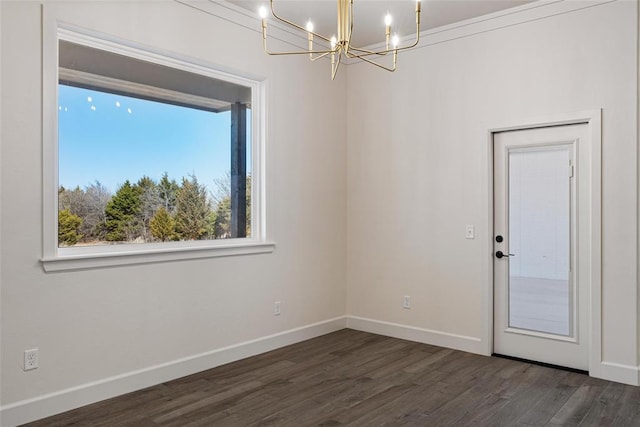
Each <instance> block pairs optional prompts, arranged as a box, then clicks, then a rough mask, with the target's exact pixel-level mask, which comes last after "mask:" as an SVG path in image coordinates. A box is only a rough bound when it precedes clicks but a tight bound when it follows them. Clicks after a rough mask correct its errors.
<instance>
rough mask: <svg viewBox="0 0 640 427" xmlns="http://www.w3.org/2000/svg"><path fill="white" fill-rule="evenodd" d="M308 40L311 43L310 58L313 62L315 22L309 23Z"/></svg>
mask: <svg viewBox="0 0 640 427" xmlns="http://www.w3.org/2000/svg"><path fill="white" fill-rule="evenodd" d="M307 40H308V41H309V58H310V59H311V60H313V22H311V20H309V21H308V22H307Z"/></svg>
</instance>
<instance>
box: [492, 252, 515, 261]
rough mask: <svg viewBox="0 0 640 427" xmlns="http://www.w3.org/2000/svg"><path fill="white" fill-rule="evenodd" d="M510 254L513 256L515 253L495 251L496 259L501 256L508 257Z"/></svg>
mask: <svg viewBox="0 0 640 427" xmlns="http://www.w3.org/2000/svg"><path fill="white" fill-rule="evenodd" d="M510 256H515V254H505V253H504V252H502V251H498V252H496V258H498V259H500V258H503V257H510Z"/></svg>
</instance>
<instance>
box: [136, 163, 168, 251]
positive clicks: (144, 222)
mask: <svg viewBox="0 0 640 427" xmlns="http://www.w3.org/2000/svg"><path fill="white" fill-rule="evenodd" d="M136 186H137V187H138V188H139V189H140V212H139V213H138V220H139V221H138V223H139V224H140V226H141V227H142V235H143V237H144V240H145V241H150V240H151V239H152V233H151V224H150V223H151V218H153V216H154V215H155V214H156V211H157V210H158V208H159V207H161V206H162V205H163V203H162V200H161V198H160V190H159V187H158V185H157V184H156V183H155V181H154V180H153V179H151V178H149V177H148V176H146V175H145V176H143V177H142V178H140V179H139V180H138V182H137V183H136Z"/></svg>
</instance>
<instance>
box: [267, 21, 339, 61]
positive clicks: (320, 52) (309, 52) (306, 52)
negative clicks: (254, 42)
mask: <svg viewBox="0 0 640 427" xmlns="http://www.w3.org/2000/svg"><path fill="white" fill-rule="evenodd" d="M262 48H263V49H264V52H265V53H266V54H267V55H272V56H280V55H313V54H316V55H319V56H316V57H315V58H313V57H312V58H311V60H312V61H315V60H316V59H320V58H322V57H325V56H327V55H328V54H330V53H331V52H334V50H332V49H328V50H327V49H324V50H304V51H295V52H287V51H285V52H272V51H270V50H269V48H268V47H267V27H266V25H263V27H262Z"/></svg>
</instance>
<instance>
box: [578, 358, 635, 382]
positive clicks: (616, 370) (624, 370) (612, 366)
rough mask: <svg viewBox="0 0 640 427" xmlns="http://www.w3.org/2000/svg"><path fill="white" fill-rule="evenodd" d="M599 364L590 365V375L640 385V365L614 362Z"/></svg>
mask: <svg viewBox="0 0 640 427" xmlns="http://www.w3.org/2000/svg"><path fill="white" fill-rule="evenodd" d="M598 365H599V366H597V367H593V368H595V369H593V368H592V367H591V366H590V367H589V368H590V369H589V375H590V376H592V377H595V378H601V379H603V380H608V381H615V382H617V383H623V384H629V385H640V367H638V366H633V365H622V364H620V363H614V362H600V363H599V364H598Z"/></svg>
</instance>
